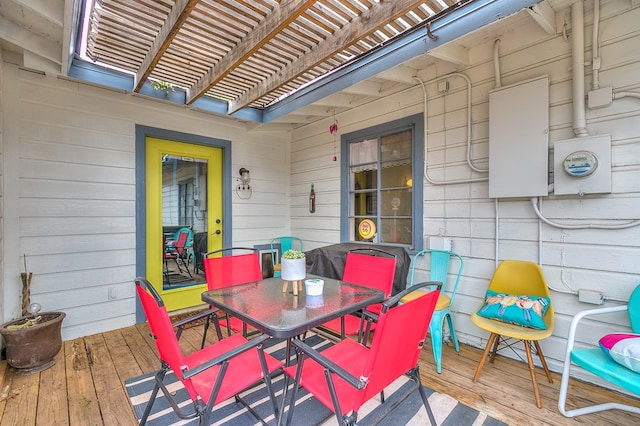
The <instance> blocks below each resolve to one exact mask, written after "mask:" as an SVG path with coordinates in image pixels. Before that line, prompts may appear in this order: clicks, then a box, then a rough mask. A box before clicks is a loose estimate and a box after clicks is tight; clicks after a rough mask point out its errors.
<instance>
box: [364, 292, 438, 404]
mask: <svg viewBox="0 0 640 426" xmlns="http://www.w3.org/2000/svg"><path fill="white" fill-rule="evenodd" d="M439 295H440V291H439V290H434V291H431V292H429V293H426V294H424V295H423V296H420V297H418V298H416V299H413V300H411V301H410V302H407V303H402V304H400V305H396V306H394V307H392V308H389V309H388V310H387V311H386V312H384V310H383V312H382V313H381V314H380V317H379V318H378V324H377V327H376V332H375V333H374V335H373V341H372V342H371V350H370V351H369V359H368V360H367V363H366V366H365V368H364V371H363V376H365V377H366V376H368V377H369V382H368V384H367V386H366V387H365V389H364V390H363V392H361V395H360V396H359V398H358V401H357V402H356V405H357V407H354V410H356V411H357V410H358V409H359V408H360V405H361V404H362V403H363V402H365V401H368V400H369V399H370V398H371V397H373V396H374V395H376V394H378V393H380V392H381V391H382V390H383V389H384V388H385V387H387V386H388V385H390V384H391V383H392V382H393V381H395V380H396V379H397V378H398V377H400V376H402V375H403V374H404V373H406V372H407V371H409V370H411V369H413V368H415V366H416V365H417V364H418V359H419V357H420V351H421V350H422V346H423V342H424V340H425V336H426V335H427V330H428V328H429V322H430V321H431V316H432V315H433V311H434V309H435V306H436V301H437V300H438V296H439ZM425 313H426V315H425Z"/></svg>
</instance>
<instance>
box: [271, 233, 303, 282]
mask: <svg viewBox="0 0 640 426" xmlns="http://www.w3.org/2000/svg"><path fill="white" fill-rule="evenodd" d="M278 244H280V255H279V256H277V257H276V249H277V245H278ZM270 245H271V263H272V264H273V276H274V277H279V276H280V258H281V257H282V253H284V252H285V251H287V250H300V251H304V250H303V249H302V240H301V239H300V238H298V237H288V236H287V237H276V238H274V239H272V240H271V243H270Z"/></svg>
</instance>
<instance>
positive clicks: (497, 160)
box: [489, 75, 549, 198]
mask: <svg viewBox="0 0 640 426" xmlns="http://www.w3.org/2000/svg"><path fill="white" fill-rule="evenodd" d="M548 170H549V77H548V76H546V75H545V76H542V77H538V78H534V79H531V80H527V81H523V82H520V83H516V84H512V85H510V86H504V87H500V88H498V89H495V90H492V91H491V92H490V93H489V197H491V198H506V197H538V196H546V195H548V194H549V192H548V186H549V183H548Z"/></svg>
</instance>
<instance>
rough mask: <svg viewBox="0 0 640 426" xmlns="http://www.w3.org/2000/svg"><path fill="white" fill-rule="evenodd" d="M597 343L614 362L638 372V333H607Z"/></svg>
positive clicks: (639, 335) (639, 336)
mask: <svg viewBox="0 0 640 426" xmlns="http://www.w3.org/2000/svg"><path fill="white" fill-rule="evenodd" d="M598 343H599V344H600V348H602V350H603V351H604V353H606V354H607V355H609V356H610V357H611V359H613V360H614V361H615V362H617V363H618V364H620V365H623V366H625V367H627V368H628V369H630V370H633V371H635V372H636V373H640V334H632V333H613V334H607V335H606V336H604V337H602V338H601V339H600V340H599V341H598Z"/></svg>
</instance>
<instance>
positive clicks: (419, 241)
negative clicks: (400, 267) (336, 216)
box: [340, 113, 424, 252]
mask: <svg viewBox="0 0 640 426" xmlns="http://www.w3.org/2000/svg"><path fill="white" fill-rule="evenodd" d="M423 117H424V116H423V114H422V113H420V114H415V115H411V116H408V117H405V118H400V119H397V120H393V121H389V122H386V123H382V124H378V125H375V126H372V127H368V128H366V129H361V130H356V131H354V132H350V133H345V134H343V135H341V137H340V148H341V153H342V155H341V159H340V241H341V242H351V243H361V244H370V243H366V242H362V241H354V240H350V237H349V233H350V232H349V231H350V225H349V223H350V221H349V217H350V216H349V215H350V211H351V206H350V204H349V203H350V199H351V197H350V196H349V181H350V178H351V174H350V173H351V170H350V167H349V163H350V155H351V149H350V144H351V143H356V142H360V141H362V140H365V139H373V138H375V139H376V140H377V141H378V151H379V150H380V138H381V137H382V136H385V135H388V134H392V133H396V132H401V131H405V130H411V132H412V147H411V153H412V162H411V168H412V170H411V178H412V179H413V185H412V189H411V193H412V199H411V200H412V209H411V217H412V233H411V234H412V238H411V240H412V241H411V246H410V247H409V246H407V245H406V244H397V243H385V242H379V243H377V244H385V245H393V246H401V247H405V248H406V249H407V250H408V251H409V252H416V251H419V250H422V248H423V245H424V238H423V229H424V218H423V210H424V197H423V195H424V185H423V182H424V179H423V175H422V173H423V167H424V119H423ZM378 161H380V158H378ZM380 190H381V188H380V187H379V186H378V188H377V192H376V194H377V197H378V198H379V197H380ZM380 216H381V212H380V211H379V210H378V211H377V213H376V217H377V218H378V220H379V218H380ZM378 225H379V223H378Z"/></svg>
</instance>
